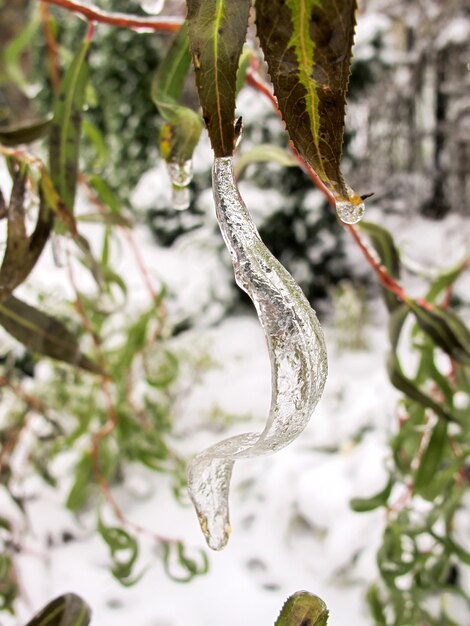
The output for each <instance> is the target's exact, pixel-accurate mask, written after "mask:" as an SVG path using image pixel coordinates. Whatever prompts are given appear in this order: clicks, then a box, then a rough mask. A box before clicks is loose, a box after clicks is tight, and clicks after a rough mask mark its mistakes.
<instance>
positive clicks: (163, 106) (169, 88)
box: [152, 24, 202, 164]
mask: <svg viewBox="0 0 470 626" xmlns="http://www.w3.org/2000/svg"><path fill="white" fill-rule="evenodd" d="M190 64H191V53H190V52H189V39H188V29H187V25H186V24H185V25H184V26H183V27H182V28H181V30H180V32H179V33H178V34H177V35H176V37H175V39H174V41H173V44H172V45H171V47H170V49H169V51H168V53H167V55H166V57H165V58H164V59H163V61H162V62H161V63H160V65H159V67H158V70H157V73H156V74H155V78H154V80H153V82H152V99H153V101H154V103H155V105H156V107H157V108H158V110H159V112H160V115H161V116H162V117H163V119H164V120H165V121H166V122H167V124H168V125H167V126H166V127H165V128H164V130H163V132H162V139H161V143H160V147H161V151H162V156H163V158H164V159H165V161H176V162H177V163H181V164H183V163H185V162H186V161H189V159H191V157H192V155H193V152H194V148H195V147H196V145H197V142H198V141H199V137H200V135H201V131H202V121H201V118H200V116H199V115H198V114H197V113H196V112H195V111H193V110H191V109H190V108H189V107H185V106H182V105H181V104H179V100H180V97H181V92H182V90H183V86H184V82H185V80H186V76H187V74H188V70H189V67H190Z"/></svg>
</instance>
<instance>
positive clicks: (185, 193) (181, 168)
mask: <svg viewBox="0 0 470 626" xmlns="http://www.w3.org/2000/svg"><path fill="white" fill-rule="evenodd" d="M166 167H167V170H168V175H169V177H170V180H171V188H172V196H171V205H172V207H173V208H174V209H176V210H178V211H184V210H185V209H188V208H189V205H190V195H189V189H188V185H189V183H190V182H191V181H192V179H193V162H192V161H191V160H189V161H185V162H184V163H180V162H178V161H168V162H167V164H166Z"/></svg>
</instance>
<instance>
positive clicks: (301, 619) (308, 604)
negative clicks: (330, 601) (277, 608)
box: [274, 591, 328, 626]
mask: <svg viewBox="0 0 470 626" xmlns="http://www.w3.org/2000/svg"><path fill="white" fill-rule="evenodd" d="M327 624H328V608H327V606H326V604H325V603H324V602H323V600H322V599H321V598H319V597H318V596H315V595H313V594H312V593H309V592H308V591H298V592H297V593H294V595H292V596H290V598H288V599H287V600H286V602H285V603H284V606H283V607H282V610H281V613H280V615H279V617H278V618H277V620H276V623H275V625H274V626H327Z"/></svg>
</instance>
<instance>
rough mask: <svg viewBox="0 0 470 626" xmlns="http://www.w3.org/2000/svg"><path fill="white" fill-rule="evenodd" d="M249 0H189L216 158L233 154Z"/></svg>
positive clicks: (201, 97) (197, 69)
mask: <svg viewBox="0 0 470 626" xmlns="http://www.w3.org/2000/svg"><path fill="white" fill-rule="evenodd" d="M250 4H251V2H250V0H237V1H236V2H234V1H233V0H187V5H188V18H187V19H188V26H189V42H190V48H191V53H192V55H193V62H194V69H195V72H196V86H197V89H198V93H199V100H200V102H201V106H202V111H203V116H204V121H205V123H206V126H207V130H208V132H209V137H210V140H211V144H212V148H213V150H214V153H215V156H216V157H226V156H231V155H232V154H233V150H234V143H235V129H234V123H235V96H236V80H237V70H238V65H239V59H240V55H241V52H242V48H243V43H244V41H245V36H246V29H247V24H248V13H249V10H250Z"/></svg>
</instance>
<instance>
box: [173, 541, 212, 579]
mask: <svg viewBox="0 0 470 626" xmlns="http://www.w3.org/2000/svg"><path fill="white" fill-rule="evenodd" d="M162 548H163V557H162V561H163V567H164V569H165V572H166V574H167V575H168V576H169V577H170V578H171V579H172V580H174V581H175V582H179V583H188V582H190V581H191V580H192V579H193V578H195V577H196V576H202V575H203V574H206V573H207V571H208V569H209V560H208V558H207V555H206V553H205V552H203V551H202V550H200V551H199V553H200V556H201V562H200V563H198V562H197V561H195V560H194V559H192V558H189V557H188V556H187V555H186V551H185V547H184V544H183V543H181V541H177V542H176V543H170V542H166V543H163V544H162ZM175 561H176V563H177V564H178V566H179V569H181V570H182V572H183V573H174V571H173V569H174V562H175Z"/></svg>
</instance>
